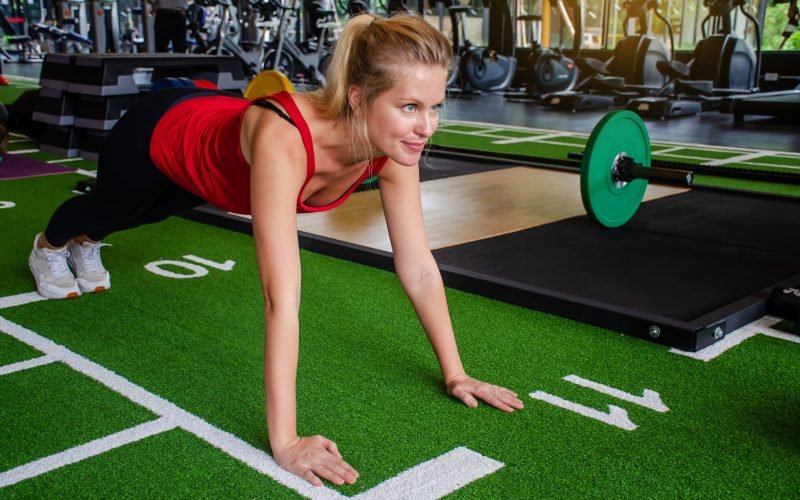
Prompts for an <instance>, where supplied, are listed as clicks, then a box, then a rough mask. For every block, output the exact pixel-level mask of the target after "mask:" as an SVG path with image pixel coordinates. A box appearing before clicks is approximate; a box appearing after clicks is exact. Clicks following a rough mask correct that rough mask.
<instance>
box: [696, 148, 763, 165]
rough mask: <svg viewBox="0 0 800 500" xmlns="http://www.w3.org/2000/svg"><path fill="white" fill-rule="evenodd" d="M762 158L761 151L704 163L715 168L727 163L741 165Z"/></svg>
mask: <svg viewBox="0 0 800 500" xmlns="http://www.w3.org/2000/svg"><path fill="white" fill-rule="evenodd" d="M763 156H764V153H763V152H762V151H756V152H754V153H746V154H742V155H738V156H733V157H731V158H720V159H718V160H711V161H709V162H706V163H705V164H706V165H709V166H712V167H715V166H719V165H725V164H728V163H743V162H746V161H750V160H755V159H756V158H761V157H763Z"/></svg>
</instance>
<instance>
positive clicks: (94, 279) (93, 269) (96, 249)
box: [67, 240, 111, 293]
mask: <svg viewBox="0 0 800 500" xmlns="http://www.w3.org/2000/svg"><path fill="white" fill-rule="evenodd" d="M105 246H109V245H107V244H104V243H90V242H88V241H84V242H83V243H76V242H75V241H72V240H70V242H69V243H67V250H69V252H68V255H67V260H68V261H69V265H70V266H71V267H72V271H73V272H74V273H75V281H76V282H77V283H78V287H79V288H80V289H81V292H84V293H91V292H102V291H104V290H108V289H109V288H111V275H110V274H108V271H106V268H105V267H103V262H102V261H101V260H100V247H105Z"/></svg>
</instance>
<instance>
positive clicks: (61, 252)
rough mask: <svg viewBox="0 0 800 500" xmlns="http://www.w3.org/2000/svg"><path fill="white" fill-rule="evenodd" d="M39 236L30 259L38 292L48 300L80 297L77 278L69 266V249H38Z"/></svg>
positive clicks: (29, 262)
mask: <svg viewBox="0 0 800 500" xmlns="http://www.w3.org/2000/svg"><path fill="white" fill-rule="evenodd" d="M39 236H41V233H40V234H37V235H36V239H34V240H33V250H32V251H31V255H30V257H28V266H29V267H30V268H31V273H33V279H35V280H36V290H37V291H38V292H39V295H41V296H42V297H46V298H48V299H71V298H75V297H78V296H80V294H81V292H80V290H79V289H78V284H77V283H76V282H75V276H73V274H72V272H70V270H69V266H68V265H67V256H68V255H69V251H68V250H67V247H64V248H61V249H58V250H50V249H48V248H37V246H38V244H39Z"/></svg>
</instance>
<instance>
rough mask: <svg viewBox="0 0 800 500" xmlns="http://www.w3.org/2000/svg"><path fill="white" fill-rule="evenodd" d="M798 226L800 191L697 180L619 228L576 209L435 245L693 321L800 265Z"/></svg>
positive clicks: (539, 282)
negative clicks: (747, 190)
mask: <svg viewBox="0 0 800 500" xmlns="http://www.w3.org/2000/svg"><path fill="white" fill-rule="evenodd" d="M799 228H800V200H788V199H781V198H770V197H763V196H752V195H745V194H737V193H723V192H711V191H701V190H693V191H691V192H687V193H684V194H680V195H675V196H670V197H667V198H662V199H659V200H654V201H651V202H648V203H645V204H643V205H642V207H641V208H640V210H639V212H637V214H636V216H635V217H634V218H633V220H631V221H630V222H629V223H628V224H627V225H626V226H624V227H623V228H618V229H607V228H604V227H601V226H599V225H598V224H596V223H594V222H593V221H591V220H590V219H589V218H588V217H577V218H572V219H568V220H564V221H561V222H555V223H552V224H548V225H545V226H542V227H538V228H532V229H528V230H525V231H519V232H515V233H511V234H507V235H504V236H500V237H495V238H491V239H487V240H482V241H477V242H473V243H468V244H464V245H458V246H455V247H450V248H446V249H442V250H438V251H435V252H434V255H435V257H436V260H437V262H438V263H439V264H440V265H442V266H448V267H450V268H452V269H457V270H458V272H465V273H478V274H481V275H488V276H491V277H493V278H494V279H500V280H507V281H508V282H511V283H516V284H517V285H518V286H519V287H520V289H523V288H526V287H533V288H537V289H546V290H548V291H549V292H551V293H555V294H565V295H569V296H572V297H578V298H579V299H580V300H588V301H596V302H599V303H604V304H607V305H609V306H610V307H611V308H620V309H625V310H634V311H640V312H645V313H650V314H655V315H659V316H663V317H668V318H673V319H675V320H679V321H691V320H693V319H695V318H699V317H701V316H704V315H705V314H707V313H709V312H711V311H714V310H716V309H718V308H720V307H723V306H725V305H728V304H731V303H733V302H735V301H737V300H739V299H742V298H745V297H748V296H750V295H752V294H754V293H758V292H759V291H762V290H764V289H765V288H769V287H771V286H774V284H776V283H777V282H780V281H782V280H786V279H789V278H791V277H792V276H794V275H797V274H800V230H798V229H799ZM798 284H800V283H798Z"/></svg>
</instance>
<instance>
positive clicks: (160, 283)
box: [0, 96, 800, 499]
mask: <svg viewBox="0 0 800 500" xmlns="http://www.w3.org/2000/svg"><path fill="white" fill-rule="evenodd" d="M0 98H2V96H0ZM453 127H455V126H453ZM458 127H463V129H464V130H467V129H470V128H469V127H468V126H462V125H458ZM448 128H450V126H448ZM470 130H479V128H472V129H470ZM512 132H513V133H514V134H515V136H516V137H518V138H519V137H527V135H523V136H520V135H519V131H512ZM525 133H527V132H525ZM448 137H455V134H451V135H449V136H448ZM506 137H510V136H508V135H506ZM562 139H563V138H557V140H555V141H554V142H565V141H562ZM517 144H518V145H520V146H521V145H523V144H528V145H529V147H532V148H537V151H539V149H540V148H545V149H547V150H548V151H553V152H555V153H558V154H560V153H561V152H563V151H566V150H570V151H575V150H579V148H578V149H576V148H574V147H572V148H570V147H566V146H551V145H548V144H535V143H517ZM555 153H554V154H555ZM87 163H89V164H90V165H93V164H91V162H87ZM67 165H70V166H73V167H77V165H75V163H74V162H70V163H67ZM80 168H87V167H84V166H81V167H80ZM81 179H86V177H85V176H82V175H78V174H64V175H53V176H46V177H37V178H31V179H17V180H8V181H2V182H0V200H1V201H13V202H14V203H15V206H14V207H13V208H6V209H2V210H0V222H1V223H2V227H3V240H4V241H3V243H4V244H3V245H0V265H2V268H3V269H4V272H3V279H2V280H0V297H7V296H11V295H18V294H24V293H29V292H32V291H33V290H34V287H33V281H32V278H31V277H30V273H29V271H28V269H27V263H26V259H27V255H28V253H29V251H30V246H31V243H32V241H33V236H34V234H35V233H36V232H37V231H39V230H41V229H42V228H43V227H44V225H45V224H46V222H47V220H48V218H49V215H50V214H51V213H52V211H53V210H54V209H55V208H56V207H57V206H58V205H59V204H60V203H61V202H63V201H64V200H65V199H67V198H68V197H70V196H72V195H73V193H72V190H73V189H74V187H75V183H76V181H77V180H81ZM106 242H107V243H110V244H111V245H112V246H111V247H104V248H103V259H104V262H105V264H106V267H107V268H108V269H109V271H110V272H111V276H112V287H111V289H110V290H109V291H107V292H104V293H100V294H89V295H85V296H83V297H81V298H79V299H75V300H66V301H52V300H49V301H39V302H33V303H29V304H25V305H20V306H15V307H9V308H6V309H0V317H2V318H4V319H5V320H8V321H11V322H13V323H16V324H18V325H21V326H22V327H24V328H26V329H30V330H31V331H33V332H36V333H37V334H39V335H41V336H43V337H45V338H47V339H50V340H52V341H54V342H55V343H57V344H59V345H63V346H64V347H66V348H67V349H69V350H71V351H72V352H74V353H77V354H78V355H80V356H84V357H86V358H88V359H89V360H90V361H92V362H94V363H97V364H99V365H101V366H103V367H105V368H107V369H109V370H112V371H113V372H115V373H116V374H118V375H120V376H122V377H125V378H126V379H127V380H129V381H130V382H131V383H133V384H136V385H138V386H140V387H141V388H143V389H144V390H146V391H149V392H150V393H152V394H154V395H157V396H159V397H162V398H164V399H166V400H168V401H170V402H172V403H174V404H176V405H178V406H179V407H180V408H182V409H184V410H186V411H188V412H190V413H192V414H194V415H197V416H199V417H200V418H202V419H204V420H206V421H207V422H209V423H211V424H212V425H215V426H217V427H219V428H221V429H222V430H224V431H227V432H229V433H232V434H234V435H235V436H237V437H239V438H241V439H242V440H244V441H246V442H247V443H249V444H250V445H252V446H254V447H256V448H258V449H264V450H267V449H268V446H267V443H268V441H267V435H266V428H265V415H264V396H263V376H262V369H263V335H264V332H263V327H264V324H263V298H262V297H261V291H260V284H259V279H258V270H257V264H256V260H255V254H254V250H253V242H252V238H251V237H250V236H247V235H244V234H240V233H234V232H230V231H226V230H224V229H220V228H215V227H210V226H206V225H202V224H198V223H195V222H190V221H187V220H182V219H177V218H172V219H169V220H168V221H165V222H163V223H160V224H157V225H153V226H146V227H141V228H137V229H134V230H130V231H126V232H122V233H117V234H114V235H112V236H110V237H109V238H108V239H107V241H106ZM186 256H196V257H200V258H202V259H206V260H209V261H214V262H218V263H223V262H226V261H229V260H230V261H234V262H235V264H234V265H233V268H232V269H231V270H229V271H225V270H220V269H216V268H214V267H209V266H206V267H207V268H208V273H207V274H206V275H204V276H202V277H194V278H183V279H176V278H170V277H165V276H162V275H159V274H155V273H153V272H151V270H148V268H150V269H153V268H154V267H153V266H155V265H156V263H157V262H159V261H161V262H162V263H161V264H159V265H158V266H159V268H160V269H162V270H167V271H170V272H173V273H182V274H184V275H187V276H188V275H190V274H191V270H190V269H188V268H186V267H182V264H180V263H184V264H186V263H193V262H195V261H193V260H191V259H187V257H186ZM301 260H302V265H303V275H302V280H303V282H302V287H303V288H302V306H301V310H300V323H301V333H300V363H299V367H298V387H297V400H298V431H299V432H300V433H301V434H317V433H319V434H323V435H325V436H327V437H329V438H331V439H333V440H334V441H336V443H337V444H338V446H339V449H340V450H341V452H342V453H343V455H344V457H345V459H346V460H347V461H348V462H350V463H351V464H352V465H353V466H354V467H356V469H357V470H358V471H359V472H360V474H361V477H360V479H359V481H358V482H357V483H356V484H355V485H353V486H344V487H338V488H335V489H337V490H338V491H340V492H341V493H343V494H345V495H348V496H349V495H354V494H358V493H361V492H365V491H367V490H368V489H370V488H372V487H374V486H376V485H379V484H381V483H382V482H384V481H386V480H388V479H390V478H392V477H394V476H396V475H397V474H399V473H401V472H402V471H404V470H407V469H409V468H411V467H413V466H415V465H417V464H419V463H421V462H424V461H427V460H430V459H433V458H435V457H438V456H441V455H442V454H444V453H447V452H448V451H450V450H453V449H454V448H457V447H467V448H469V449H470V450H473V451H475V452H477V453H480V454H482V455H484V456H486V457H490V458H492V459H494V460H498V461H500V462H502V463H503V464H504V466H503V467H502V468H501V469H499V470H498V471H496V472H494V473H492V474H489V475H488V476H486V477H483V478H481V479H478V480H476V481H474V482H471V483H469V484H467V485H464V486H463V487H462V488H460V489H458V490H456V491H455V492H454V493H453V494H452V495H451V496H452V497H455V498H480V499H487V498H492V499H494V498H524V499H527V498H581V499H583V498H608V497H618V498H637V499H638V498H752V497H764V498H796V497H797V494H798V492H799V491H800V476H798V475H797V474H796V469H797V457H798V453H800V427H798V426H797V415H798V414H799V413H800V391H798V380H800V364H798V363H797V362H796V358H797V350H798V349H799V348H800V346H798V344H797V343H792V342H787V341H785V340H779V339H775V338H768V337H765V336H756V337H754V338H751V339H749V340H747V341H745V342H744V343H742V344H741V345H739V346H737V347H735V348H734V349H731V350H730V351H727V352H725V353H724V354H723V355H721V356H720V357H718V358H716V359H714V360H712V361H710V362H702V361H698V360H696V359H691V358H688V357H685V356H680V355H677V354H674V353H672V352H670V351H669V350H668V349H667V348H665V347H662V346H659V345H656V344H652V343H648V342H644V341H641V340H637V339H634V338H631V337H627V336H622V335H620V334H617V333H614V332H610V331H607V330H604V329H600V328H596V327H593V326H589V325H586V324H582V323H578V322H575V321H571V320H566V319H563V318H559V317H556V316H553V315H549V314H545V313H542V312H538V311H534V310H530V309H524V308H520V307H517V306H513V305H509V304H506V303H502V302H498V301H494V300H489V299H485V298H482V297H478V296H475V295H471V294H468V293H464V292H460V291H456V290H447V296H448V301H449V305H450V310H451V316H452V319H453V325H454V327H455V331H456V334H457V339H458V342H459V346H460V350H461V354H462V359H463V361H464V364H465V366H466V368H467V370H468V371H469V372H470V373H471V374H472V375H474V376H476V377H479V378H482V379H485V380H488V381H490V382H492V383H496V384H501V385H504V386H507V387H509V388H511V389H513V390H515V391H517V392H518V393H519V395H520V397H521V398H522V399H523V400H524V401H525V404H526V408H525V409H524V410H522V411H519V412H515V413H513V414H505V413H502V412H499V411H497V410H494V409H490V408H488V407H487V406H486V405H481V406H480V407H479V408H477V409H470V408H467V407H466V406H464V405H463V404H461V403H459V402H457V401H455V400H454V399H452V398H450V397H448V396H447V395H446V394H445V391H444V388H443V385H442V381H441V376H440V373H439V369H438V366H437V363H436V359H435V357H434V356H433V354H432V352H431V349H430V347H429V345H428V343H427V341H426V339H425V336H424V334H423V332H422V330H421V328H420V326H419V323H418V321H417V319H416V317H415V315H414V312H413V310H412V308H411V306H410V304H409V302H408V300H407V298H406V297H405V294H404V293H403V291H402V289H401V287H400V285H399V283H398V282H397V279H396V277H395V276H394V274H393V273H391V272H387V271H382V270H378V269H374V268H369V267H365V266H362V265H357V264H353V263H349V262H345V261H342V260H338V259H334V258H330V257H325V256H321V255H318V254H314V253H311V252H307V251H302V252H301ZM164 261H171V263H165V262H164ZM566 265H568V263H567V264H566ZM565 272H566V271H565ZM643 279H646V277H643ZM792 326H793V325H784V326H781V325H779V328H783V329H787V328H791V327H792ZM39 355H40V353H38V351H36V350H35V349H32V348H30V347H27V346H26V345H24V344H22V343H20V342H18V341H16V340H13V339H11V338H10V337H9V336H7V335H4V334H2V333H0V366H3V365H7V364H11V363H15V362H18V361H22V360H26V359H32V358H35V357H38V356H39ZM568 375H578V376H581V377H584V378H586V379H590V380H593V381H596V382H599V383H602V384H606V385H609V386H612V387H614V388H617V389H619V390H622V391H625V392H628V393H631V394H635V395H641V394H642V392H643V391H644V390H645V389H649V390H653V391H657V392H658V393H659V394H660V396H661V398H662V400H663V402H664V403H665V404H666V405H667V406H668V407H669V411H667V412H666V413H658V412H655V411H653V410H650V409H647V408H644V407H640V406H637V405H634V404H631V403H628V402H626V401H622V400H620V399H618V398H614V397H612V396H608V395H604V394H601V393H599V392H597V391H594V390H591V389H587V388H583V387H579V386H577V385H575V384H573V383H571V382H568V381H566V380H564V377H566V376H568ZM535 391H545V392H547V393H549V394H552V395H557V396H559V397H562V398H565V399H567V400H569V401H572V402H574V403H577V404H580V405H585V406H587V407H591V408H594V409H596V410H599V411H604V412H606V411H608V405H609V404H613V405H616V406H618V407H620V408H622V409H624V410H625V411H627V412H628V416H629V418H630V419H631V421H633V422H634V423H635V424H636V425H638V428H637V429H636V430H633V431H626V430H622V429H619V428H616V427H612V426H609V425H607V424H604V423H601V422H599V421H596V420H593V419H589V418H587V417H585V416H582V415H579V414H577V413H574V412H571V411H568V410H564V409H561V408H558V407H556V406H553V405H550V404H548V403H545V402H543V401H540V400H537V399H533V398H532V397H530V396H529V394H531V393H533V392H535ZM0 401H2V402H3V404H2V405H0V474H2V472H3V471H4V470H8V469H9V468H11V467H15V466H18V465H20V464H22V463H25V462H27V461H30V460H34V459H36V458H41V457H43V456H47V455H49V454H52V453H57V452H59V451H63V450H65V449H67V448H70V447H72V446H76V445H78V444H81V443H84V442H87V441H90V440H93V439H97V438H100V437H103V436H107V435H109V434H113V433H115V432H119V431H121V430H124V429H126V428H130V427H132V426H134V425H137V424H139V423H142V422H149V421H151V420H154V419H155V418H156V416H155V415H153V414H152V413H151V412H150V411H149V410H147V409H145V408H143V407H141V406H139V405H137V404H135V403H132V402H130V401H128V400H126V399H125V398H124V397H123V396H121V395H119V394H117V393H116V392H114V391H113V390H111V389H109V388H107V387H105V386H103V385H101V384H99V383H97V382H95V381H93V380H91V379H89V378H87V377H86V376H84V375H81V374H78V373H76V372H73V371H72V370H71V369H69V368H68V367H67V366H66V365H64V364H61V363H55V364H50V365H46V366H41V367H37V368H31V369H29V370H25V371H21V372H16V373H12V374H9V375H4V376H0ZM451 472H452V473H453V474H455V473H458V472H460V471H459V470H454V471H451ZM295 496H296V494H295V493H294V492H293V491H291V490H289V489H287V488H286V487H284V486H282V485H279V484H277V483H276V482H275V481H273V480H272V479H269V478H266V477H264V476H263V475H261V474H260V473H258V472H256V471H254V470H253V469H251V468H249V467H248V466H246V465H244V464H242V463H240V462H238V461H236V460H235V459H233V458H231V457H229V456H228V455H227V454H225V453H224V452H222V451H220V450H218V449H216V448H213V447H212V446H211V445H209V444H208V443H206V442H205V441H203V440H201V439H200V438H198V437H196V436H194V435H192V434H190V433H188V432H186V431H183V430H179V429H176V430H172V431H168V432H165V433H162V434H159V435H156V436H151V437H148V438H146V439H144V440H142V441H139V442H136V443H133V444H128V445H126V446H123V447H121V448H118V449H115V450H113V451H110V452H106V453H103V454H101V455H98V456H95V457H92V458H90V459H87V460H84V461H81V462H78V463H76V464H72V465H69V466H67V467H64V468H61V469H57V470H54V471H52V472H48V473H46V474H44V475H41V476H38V477H35V478H33V479H28V480H25V481H22V482H20V483H18V484H16V485H13V486H9V487H7V488H4V489H0V497H9V498H97V497H103V498H118V497H121V498H160V497H169V498H287V497H295Z"/></svg>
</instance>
